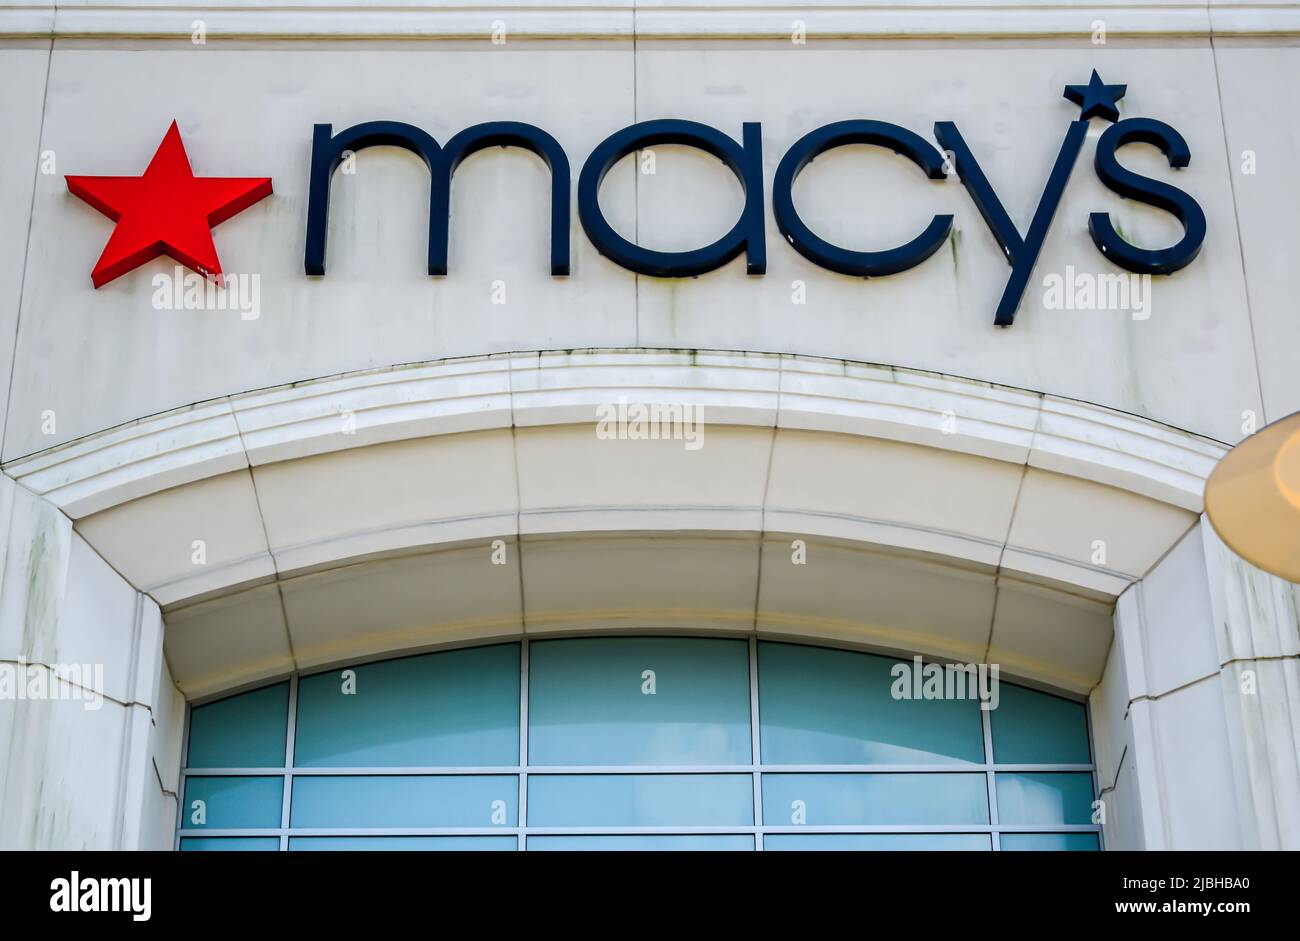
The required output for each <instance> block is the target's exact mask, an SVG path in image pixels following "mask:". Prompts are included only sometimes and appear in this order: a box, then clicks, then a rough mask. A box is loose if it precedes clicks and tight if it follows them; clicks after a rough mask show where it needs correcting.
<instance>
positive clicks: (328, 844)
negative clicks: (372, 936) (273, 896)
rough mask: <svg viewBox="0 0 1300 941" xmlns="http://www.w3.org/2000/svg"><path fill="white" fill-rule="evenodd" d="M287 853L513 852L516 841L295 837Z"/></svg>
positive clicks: (491, 838)
mask: <svg viewBox="0 0 1300 941" xmlns="http://www.w3.org/2000/svg"><path fill="white" fill-rule="evenodd" d="M289 849H290V850H346V851H352V850H379V851H385V852H393V851H400V850H405V851H411V850H419V851H422V852H423V851H425V850H431V851H437V850H471V851H482V850H492V851H501V850H505V851H508V852H514V851H516V850H518V849H519V838H518V837H514V836H295V837H290V839H289Z"/></svg>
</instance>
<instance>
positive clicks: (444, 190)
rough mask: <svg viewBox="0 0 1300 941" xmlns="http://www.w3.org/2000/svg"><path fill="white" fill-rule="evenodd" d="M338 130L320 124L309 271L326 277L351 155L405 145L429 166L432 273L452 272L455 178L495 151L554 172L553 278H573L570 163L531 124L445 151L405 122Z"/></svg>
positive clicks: (484, 131)
mask: <svg viewBox="0 0 1300 941" xmlns="http://www.w3.org/2000/svg"><path fill="white" fill-rule="evenodd" d="M333 131H334V128H333V125H330V124H317V125H316V126H315V129H314V130H313V133H312V144H311V175H310V179H309V180H308V195H307V251H306V255H305V257H304V260H303V268H304V270H305V271H306V273H307V274H309V275H323V274H325V243H326V240H327V238H328V236H329V210H330V185H331V183H332V182H333V179H334V171H335V170H337V169H338V168H339V165H340V164H341V163H342V162H343V159H344V157H345V155H346V154H348V153H356V152H357V151H360V150H364V149H366V148H367V147H401V148H403V149H404V150H409V151H410V152H411V153H413V154H415V155H416V156H418V157H420V159H422V160H423V161H424V165H425V166H426V167H428V168H429V176H430V181H429V274H431V275H445V274H446V273H447V240H448V229H449V228H450V225H451V177H452V174H453V173H455V172H456V168H457V167H458V166H460V163H461V161H462V160H464V159H465V158H466V157H468V156H470V155H471V154H473V153H476V152H478V151H480V150H483V149H485V148H488V147H522V148H524V149H525V150H530V151H532V152H533V153H535V154H536V155H537V156H539V157H541V158H542V160H543V161H545V162H546V165H547V167H549V168H550V171H551V274H552V275H556V276H562V275H567V274H568V273H569V159H568V157H566V156H565V154H564V150H563V148H561V147H560V145H559V143H558V142H557V141H556V140H555V138H554V137H552V136H551V135H550V134H547V133H546V132H545V131H543V130H541V129H540V128H536V127H533V126H532V125H531V124H520V123H518V122H515V121H492V122H489V123H486V124H476V125H474V126H473V127H470V128H466V129H465V130H463V131H461V132H460V133H459V134H457V135H456V136H455V137H453V138H452V139H451V140H449V141H448V142H447V146H446V147H439V146H438V142H437V141H435V140H434V139H433V138H432V137H430V136H429V135H428V134H426V133H425V132H424V131H422V130H420V128H418V127H415V126H413V125H410V124H402V123H401V122H398V121H371V122H368V123H366V124H357V125H354V126H352V127H350V128H348V129H347V130H344V131H340V132H339V133H338V134H335V133H334V132H333Z"/></svg>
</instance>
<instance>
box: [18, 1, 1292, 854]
mask: <svg viewBox="0 0 1300 941" xmlns="http://www.w3.org/2000/svg"><path fill="white" fill-rule="evenodd" d="M1298 36H1300V8H1297V6H1296V5H1295V4H1273V3H1251V2H1235V0H1209V2H1208V3H1198V4H1179V3H1172V2H1144V3H1128V2H1118V3H1105V4H1096V5H1094V4H1089V5H1082V4H1081V5H1077V6H1076V5H1058V6H1046V5H1042V4H1039V3H1034V2H1029V0H1012V2H1000V3H996V4H995V3H984V2H979V0H973V2H962V3H936V4H927V5H921V4H912V3H906V2H905V3H899V4H894V5H888V6H867V5H861V4H854V3H830V4H825V3H819V4H807V5H805V4H802V3H799V2H794V0H784V2H773V3H767V2H744V3H742V2H731V0H718V2H713V3H707V2H706V3H693V4H689V5H688V4H682V3H676V2H660V3H635V4H633V3H627V2H621V0H611V2H604V3H586V2H567V0H552V2H548V3H537V4H533V3H527V4H525V3H520V4H517V5H505V6H501V5H479V4H475V3H472V2H464V3H452V4H420V3H415V2H407V0H393V2H390V3H387V4H385V5H384V6H383V7H373V8H372V7H368V6H367V5H364V4H356V3H343V2H334V0H313V2H310V3H303V4H277V5H274V6H270V5H266V6H264V5H261V4H254V3H221V2H218V3H207V4H202V5H197V4H195V5H189V4H185V3H171V4H167V5H165V6H163V5H158V4H155V3H152V2H147V0H136V2H127V3H114V4H113V5H111V6H110V5H108V4H105V3H100V2H98V0H85V2H81V3H76V4H60V5H59V6H58V7H57V9H56V8H55V5H54V4H52V3H45V2H41V0H32V2H29V3H25V4H23V5H9V4H6V5H5V6H3V7H0V37H3V38H2V39H0V85H2V86H3V87H4V88H5V94H4V97H3V116H4V126H5V129H6V133H5V134H4V135H3V138H2V139H0V168H3V171H4V172H3V173H2V174H0V206H2V207H3V211H2V212H0V249H3V250H2V251H0V415H3V429H4V430H3V444H2V450H0V470H2V471H3V476H2V477H0V694H2V695H0V847H4V848H31V849H42V848H73V849H76V848H106V849H119V848H120V849H136V848H154V849H171V848H179V849H186V850H188V849H227V848H244V849H280V848H284V849H297V848H375V847H397V846H401V847H404V848H406V847H422V848H482V849H493V848H504V849H519V848H533V849H544V848H578V847H593V846H594V847H600V848H610V847H633V848H662V847H668V848H686V847H714V848H738V849H739V848H744V849H752V848H761V849H766V850H770V849H780V848H792V847H793V848H811V847H827V848H831V847H838V848H863V849H891V848H960V849H990V850H991V849H998V850H1010V849H1023V848H1030V849H1033V848H1060V849H1076V848H1077V849H1100V848H1104V849H1143V848H1145V849H1192V848H1196V849H1248V848H1262V849H1284V848H1288V849H1295V848H1300V634H1298V631H1297V600H1298V599H1297V594H1296V591H1295V588H1294V587H1293V586H1292V585H1290V584H1288V583H1285V582H1283V581H1280V580H1278V579H1275V578H1273V577H1271V576H1268V575H1266V574H1264V573H1262V572H1260V571H1258V570H1256V569H1254V568H1252V567H1251V566H1250V565H1248V564H1247V563H1245V562H1244V561H1242V560H1241V559H1239V558H1238V557H1236V556H1235V555H1233V554H1232V553H1231V552H1230V551H1228V550H1227V549H1226V548H1225V547H1224V545H1223V544H1222V542H1221V541H1220V540H1219V539H1218V537H1217V536H1216V535H1215V533H1214V531H1213V529H1212V528H1211V527H1210V526H1209V524H1208V523H1207V522H1206V520H1205V518H1204V516H1203V515H1202V510H1203V500H1202V497H1203V487H1204V481H1205V478H1206V477H1207V475H1208V474H1209V472H1210V470H1211V468H1212V467H1213V466H1214V464H1215V462H1216V461H1217V460H1218V459H1219V458H1220V457H1221V456H1222V455H1223V454H1224V453H1226V451H1227V450H1228V448H1229V447H1231V446H1232V445H1233V444H1235V443H1236V442H1238V441H1239V440H1241V439H1242V438H1243V437H1245V436H1246V435H1248V434H1250V433H1252V432H1253V431H1254V430H1255V429H1256V428H1259V427H1262V426H1263V425H1264V424H1266V423H1267V422H1269V421H1273V420H1276V419H1278V418H1281V417H1283V416H1285V415H1287V414H1290V413H1291V412H1294V411H1296V410H1297V409H1298V408H1300V370H1298V369H1297V368H1296V352H1295V351H1296V350H1297V348H1300V318H1297V316H1296V312H1297V311H1296V300H1295V297H1296V293H1297V292H1296V286H1297V280H1296V269H1295V265H1294V263H1293V260H1292V257H1291V256H1292V254H1293V252H1292V251H1291V248H1292V245H1293V233H1292V227H1293V226H1294V224H1295V220H1296V219H1297V218H1300V178H1297V176H1296V174H1295V173H1294V172H1293V166H1294V161H1295V158H1296V155H1297V154H1298V153H1300V140H1297V131H1296V126H1297V122H1296V121H1295V120H1294V118H1295V116H1296V107H1297V105H1296V102H1295V100H1294V95H1293V94H1292V90H1293V89H1294V88H1295V87H1297V85H1300V47H1297V44H1296V38H1297V37H1298ZM1121 86H1123V87H1121ZM173 122H175V123H174V126H173ZM1126 122H1128V123H1126ZM814 157H815V158H816V159H815V160H814V159H812V158H814ZM453 171H454V177H453ZM191 172H192V174H193V176H194V177H198V178H219V181H218V182H215V183H213V182H207V183H203V182H195V181H194V180H192V179H191V178H190V173H191ZM105 177H111V178H116V179H109V180H105V179H102V178H105ZM140 181H147V182H145V183H142V182H140ZM209 226H211V227H212V232H213V234H212V240H213V241H212V242H211V243H207V242H206V238H207V236H206V234H205V233H206V232H207V230H208V228H209ZM918 233H919V234H918ZM327 237H328V241H327ZM155 256H156V257H155ZM218 265H219V268H218ZM218 270H219V271H220V272H221V274H222V278H223V279H224V280H223V281H222V282H221V286H220V287H219V288H217V287H215V286H214V284H215V282H214V280H212V279H211V278H209V279H208V280H205V279H204V278H203V277H202V276H201V275H208V276H212V277H215V275H216V273H217V271H218ZM966 668H969V670H967V669H966ZM936 677H937V678H938V679H936ZM954 681H969V684H970V685H969V686H968V687H965V688H962V687H960V686H959V687H957V688H956V689H954ZM932 683H937V684H938V685H937V686H935V685H931V684H932ZM963 689H964V691H963ZM994 690H996V697H995V698H996V700H997V701H996V708H985V707H988V706H994V705H995V703H994V702H993V701H991V700H990V695H989V694H991V693H992V691H994Z"/></svg>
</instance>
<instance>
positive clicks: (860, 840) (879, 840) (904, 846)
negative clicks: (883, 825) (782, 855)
mask: <svg viewBox="0 0 1300 941" xmlns="http://www.w3.org/2000/svg"><path fill="white" fill-rule="evenodd" d="M763 849H765V850H870V851H892V850H907V851H912V850H992V849H993V841H992V840H991V839H990V838H989V835H988V834H987V833H769V834H768V835H767V836H765V837H763Z"/></svg>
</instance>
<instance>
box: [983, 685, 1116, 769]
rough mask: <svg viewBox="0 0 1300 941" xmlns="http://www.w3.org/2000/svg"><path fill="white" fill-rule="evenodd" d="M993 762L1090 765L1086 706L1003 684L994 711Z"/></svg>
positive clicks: (992, 715) (992, 717)
mask: <svg viewBox="0 0 1300 941" xmlns="http://www.w3.org/2000/svg"><path fill="white" fill-rule="evenodd" d="M990 718H991V720H992V723H993V760H994V761H996V762H999V763H1001V764H1025V765H1027V764H1041V765H1047V764H1088V763H1089V762H1091V761H1092V756H1091V755H1090V754H1089V753H1088V717H1087V712H1086V711H1085V709H1084V706H1083V703H1078V702H1070V700H1068V699H1062V698H1061V697H1060V696H1053V695H1051V694H1049V693H1040V692H1038V690H1035V689H1026V688H1025V687H1023V686H1013V685H1012V684H1010V683H1002V684H1001V685H1000V687H999V690H998V707H997V708H996V709H994V710H992V711H991V713H990Z"/></svg>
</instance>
